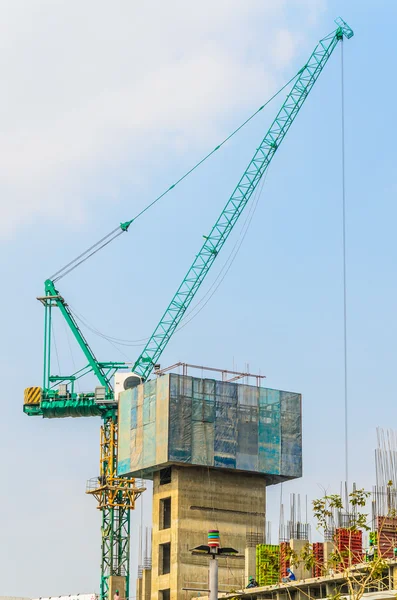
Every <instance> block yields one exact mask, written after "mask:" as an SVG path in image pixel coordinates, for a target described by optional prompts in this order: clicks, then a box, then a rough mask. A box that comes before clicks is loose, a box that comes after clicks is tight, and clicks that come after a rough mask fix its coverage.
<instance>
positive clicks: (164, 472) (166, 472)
mask: <svg viewBox="0 0 397 600" xmlns="http://www.w3.org/2000/svg"><path fill="white" fill-rule="evenodd" d="M166 483H171V467H166V468H165V469H161V470H160V485H165V484H166Z"/></svg>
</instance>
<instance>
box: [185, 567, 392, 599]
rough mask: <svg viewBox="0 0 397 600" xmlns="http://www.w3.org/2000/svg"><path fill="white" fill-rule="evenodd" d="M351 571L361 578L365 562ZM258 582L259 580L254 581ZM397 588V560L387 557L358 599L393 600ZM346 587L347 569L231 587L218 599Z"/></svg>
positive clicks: (337, 592)
mask: <svg viewBox="0 0 397 600" xmlns="http://www.w3.org/2000/svg"><path fill="white" fill-rule="evenodd" d="M351 572H352V575H353V576H355V577H359V576H360V574H362V575H363V579H364V578H365V573H367V565H366V564H365V563H361V564H358V565H354V566H353V567H352V569H351ZM258 583H259V582H258ZM396 589H397V560H396V559H388V560H387V561H386V563H385V564H384V565H383V566H382V572H381V573H379V577H378V579H377V584H376V586H374V584H373V583H372V582H371V581H368V582H367V584H366V585H364V587H363V595H362V596H361V590H360V592H359V593H360V598H362V600H395V598H396ZM349 591H350V588H349V585H348V583H347V573H332V574H330V573H327V574H326V575H322V576H320V577H307V578H305V579H302V580H297V581H293V582H291V583H283V582H280V583H277V584H272V585H265V586H262V585H260V586H259V587H255V588H253V589H252V588H251V589H246V588H242V589H233V590H231V591H229V592H228V593H226V594H222V596H219V598H222V600H239V599H240V598H241V599H244V598H246V599H247V600H252V598H253V596H254V597H255V598H256V599H257V600H291V599H293V600H308V598H324V599H325V598H340V597H342V598H352V596H350V594H349ZM192 600H209V596H208V595H207V594H202V593H201V594H200V595H197V596H196V597H195V598H194V599H192Z"/></svg>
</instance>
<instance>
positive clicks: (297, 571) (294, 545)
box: [290, 540, 312, 579]
mask: <svg viewBox="0 0 397 600" xmlns="http://www.w3.org/2000/svg"><path fill="white" fill-rule="evenodd" d="M308 543H309V542H308V540H290V546H291V550H293V551H294V552H296V554H297V555H298V556H299V555H300V553H301V552H302V550H303V548H304V547H305V546H306V544H308ZM291 571H292V572H293V574H294V575H295V577H296V579H309V578H310V577H312V573H311V572H310V571H308V569H305V567H304V565H303V564H302V563H301V564H300V565H299V566H294V564H293V563H292V562H291Z"/></svg>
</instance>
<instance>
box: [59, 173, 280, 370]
mask: <svg viewBox="0 0 397 600" xmlns="http://www.w3.org/2000/svg"><path fill="white" fill-rule="evenodd" d="M268 173H269V171H266V173H265V176H264V178H263V180H262V181H261V183H260V187H258V188H257V190H256V193H255V200H254V203H253V204H252V205H251V207H250V211H249V213H248V214H247V217H246V219H245V221H244V224H243V226H242V227H241V231H240V236H239V237H238V239H237V241H236V243H235V244H234V246H233V248H232V250H231V252H230V253H229V255H228V257H227V259H226V260H225V262H224V263H223V265H222V268H221V269H220V270H219V273H218V274H217V276H216V277H215V279H214V281H213V282H212V284H211V285H210V287H209V288H208V290H207V291H206V292H205V294H203V296H202V297H201V298H200V300H199V301H198V302H197V303H196V304H195V305H194V306H193V307H192V308H191V310H190V311H188V312H186V314H185V315H184V318H183V319H182V320H181V324H180V325H179V327H178V329H177V330H176V331H175V333H177V332H178V331H180V330H181V329H183V328H184V327H186V325H188V323H190V322H191V321H193V319H195V318H196V316H197V315H198V314H199V313H200V312H201V311H202V310H203V308H204V307H205V306H207V304H208V302H209V301H210V300H211V298H212V297H213V296H214V294H215V293H216V291H217V290H218V288H219V287H220V285H221V284H222V282H223V280H224V279H225V277H226V275H227V274H228V272H229V271H230V268H231V266H232V264H233V263H234V260H235V259H236V257H237V254H238V252H239V250H240V248H241V246H242V244H243V242H244V240H245V237H246V235H247V233H248V229H249V227H250V225H251V222H252V219H253V216H254V214H255V211H256V209H257V206H258V203H259V199H260V196H261V194H262V191H263V187H264V184H265V182H266V179H267V176H268ZM203 303H204V304H203ZM200 305H201V307H200ZM199 307H200V308H199ZM69 308H70V311H71V312H72V313H73V315H74V317H75V318H76V319H77V320H78V321H80V322H81V323H82V324H83V325H84V326H85V327H86V328H87V329H89V330H90V331H91V333H93V334H94V335H97V336H99V337H101V338H102V339H104V340H106V341H107V342H109V343H110V344H111V345H112V346H113V347H114V348H116V349H117V350H119V351H120V352H121V354H123V356H124V357H126V358H129V357H128V356H127V355H126V354H124V353H123V352H122V351H121V350H120V348H119V346H128V347H142V346H144V345H145V342H147V341H148V339H149V338H148V337H146V338H140V339H136V340H127V339H122V338H116V337H113V336H108V335H106V334H104V333H103V332H102V331H100V330H99V329H97V328H96V327H94V325H92V324H90V323H89V322H88V320H87V318H86V317H84V316H83V315H82V314H81V313H79V312H78V311H77V310H76V309H75V308H74V307H73V306H72V305H71V304H70V303H69ZM197 309H198V310H197ZM193 313H194V314H193ZM131 362H132V361H131Z"/></svg>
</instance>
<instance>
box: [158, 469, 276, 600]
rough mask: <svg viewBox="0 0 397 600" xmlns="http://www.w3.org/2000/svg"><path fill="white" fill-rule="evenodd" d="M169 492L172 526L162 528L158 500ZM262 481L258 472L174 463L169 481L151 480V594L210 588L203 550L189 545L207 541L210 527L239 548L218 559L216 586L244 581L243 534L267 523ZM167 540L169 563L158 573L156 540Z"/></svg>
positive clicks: (176, 597)
mask: <svg viewBox="0 0 397 600" xmlns="http://www.w3.org/2000/svg"><path fill="white" fill-rule="evenodd" d="M167 497H170V498H171V527H170V528H169V529H160V522H161V519H160V517H161V515H160V506H161V505H160V500H161V499H162V498H167ZM265 500H266V483H265V477H264V476H262V475H252V474H246V473H236V472H230V471H229V472H227V471H220V470H217V469H208V468H206V467H193V466H191V467H179V466H173V467H172V476H171V483H168V484H165V485H161V484H160V474H159V473H155V474H154V482H153V544H152V591H151V598H152V600H159V598H160V595H159V590H164V589H170V591H171V598H172V599H173V600H182V599H183V600H189V599H190V598H192V597H194V596H196V595H197V593H195V592H194V591H193V592H186V591H183V588H196V589H197V588H201V589H206V588H208V561H209V558H208V557H207V556H192V554H191V552H190V550H191V549H192V548H194V547H196V546H199V545H201V544H207V533H208V530H209V529H219V531H220V538H221V545H222V546H223V547H226V546H228V547H232V548H235V549H236V550H238V551H239V553H241V556H240V557H238V558H220V559H219V589H220V591H230V590H233V589H238V588H241V587H245V585H247V582H246V577H245V573H244V552H245V547H246V539H247V534H250V533H263V531H264V529H265ZM168 542H170V543H171V568H170V573H169V574H161V568H160V567H161V565H159V555H160V549H159V547H160V544H165V543H168Z"/></svg>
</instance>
